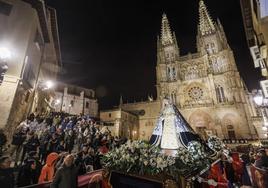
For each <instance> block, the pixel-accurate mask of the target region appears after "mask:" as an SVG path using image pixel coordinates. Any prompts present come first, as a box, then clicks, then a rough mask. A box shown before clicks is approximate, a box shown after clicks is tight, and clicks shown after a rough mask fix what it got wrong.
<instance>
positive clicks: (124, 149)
mask: <svg viewBox="0 0 268 188" xmlns="http://www.w3.org/2000/svg"><path fill="white" fill-rule="evenodd" d="M208 143H209V147H210V148H211V149H213V150H216V151H220V150H221V149H222V148H223V147H222V146H223V144H222V143H221V141H220V140H219V139H218V138H217V137H211V138H210V139H209V142H208ZM212 162H213V161H212V159H211V158H210V157H209V156H208V155H207V154H206V152H205V148H204V145H202V144H201V143H200V142H197V141H192V142H189V143H188V146H187V148H184V147H180V148H179V149H178V150H177V154H176V156H174V157H173V156H167V155H165V154H164V153H162V152H161V150H160V148H158V147H154V146H151V145H150V144H148V143H147V142H145V141H132V142H131V141H128V142H127V143H126V144H124V145H121V146H120V147H119V148H115V149H113V150H111V151H110V152H108V153H107V154H106V155H104V156H103V158H102V163H103V165H104V167H105V168H107V169H108V170H116V171H120V172H123V173H130V174H139V175H157V174H166V175H167V176H171V177H173V178H174V179H178V178H179V176H180V175H182V176H189V175H193V174H195V173H196V172H200V171H202V170H203V169H205V168H208V167H209V165H210V164H211V163H212Z"/></svg>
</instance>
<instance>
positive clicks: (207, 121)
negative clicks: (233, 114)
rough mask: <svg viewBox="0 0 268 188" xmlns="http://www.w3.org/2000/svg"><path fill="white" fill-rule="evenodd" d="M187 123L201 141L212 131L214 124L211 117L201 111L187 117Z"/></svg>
mask: <svg viewBox="0 0 268 188" xmlns="http://www.w3.org/2000/svg"><path fill="white" fill-rule="evenodd" d="M189 123H190V125H191V126H192V127H193V128H194V130H195V131H196V133H197V134H199V135H200V136H201V137H202V138H203V139H207V138H208V134H207V133H208V132H211V131H212V127H213V124H214V123H213V119H212V118H211V116H210V115H209V114H208V113H206V112H204V111H202V110H196V111H195V112H193V113H192V114H191V115H190V117H189Z"/></svg>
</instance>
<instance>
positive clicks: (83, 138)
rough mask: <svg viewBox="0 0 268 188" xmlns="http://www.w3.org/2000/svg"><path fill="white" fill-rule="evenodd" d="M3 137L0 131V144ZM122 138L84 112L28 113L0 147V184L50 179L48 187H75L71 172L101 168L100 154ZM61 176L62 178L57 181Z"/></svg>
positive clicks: (16, 183) (79, 172)
mask: <svg viewBox="0 0 268 188" xmlns="http://www.w3.org/2000/svg"><path fill="white" fill-rule="evenodd" d="M6 141H7V140H6V138H5V136H4V133H3V132H1V131H0V145H1V146H4V145H7V144H6ZM126 141H127V139H126V138H118V137H113V136H112V135H111V132H110V131H109V129H108V128H107V127H100V125H98V124H97V123H96V121H94V120H93V119H91V118H89V117H87V116H69V115H68V114H63V113H50V114H49V115H47V116H35V115H33V114H31V115H30V116H29V117H28V118H27V119H26V120H25V121H23V122H21V123H20V124H19V125H18V126H17V128H16V130H15V132H14V134H13V138H12V141H11V144H10V145H9V146H8V148H7V149H5V148H4V147H2V148H0V149H1V151H2V153H1V157H0V185H1V187H2V186H3V187H5V188H9V187H12V188H13V187H23V186H27V185H32V184H38V183H44V182H49V181H52V180H54V181H53V183H52V184H51V187H55V188H56V187H59V186H58V184H61V185H63V187H66V188H67V187H75V186H74V185H75V184H76V183H77V182H75V179H74V178H72V177H73V176H79V175H82V174H85V173H86V172H89V171H93V170H97V169H101V162H100V159H101V156H102V155H103V154H105V153H107V152H108V151H109V150H111V149H112V148H114V147H119V146H120V145H121V144H123V143H125V142H126ZM1 143H2V144H1ZM1 146H0V147H1ZM11 166H12V168H11ZM74 168H75V169H74ZM61 176H64V177H65V178H64V179H65V182H64V181H61V182H59V178H60V177H61ZM54 177H55V178H54ZM66 177H69V178H66ZM76 179H77V178H76ZM60 187H62V186H60Z"/></svg>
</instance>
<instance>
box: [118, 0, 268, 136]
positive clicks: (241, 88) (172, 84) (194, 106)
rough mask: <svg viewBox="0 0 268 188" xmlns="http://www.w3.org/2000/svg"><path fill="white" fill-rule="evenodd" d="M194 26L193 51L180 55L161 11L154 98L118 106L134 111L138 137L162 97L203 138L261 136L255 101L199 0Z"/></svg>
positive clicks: (149, 129) (144, 133)
mask: <svg viewBox="0 0 268 188" xmlns="http://www.w3.org/2000/svg"><path fill="white" fill-rule="evenodd" d="M197 29H198V32H197V52H196V53H194V54H191V53H189V54H188V55H186V56H181V55H180V53H179V45H178V44H179V43H178V42H177V39H176V36H175V33H174V32H172V31H171V28H170V25H169V22H168V19H167V16H166V15H165V14H164V15H163V17H162V28H161V36H160V37H159V38H158V41H157V65H156V77H157V81H156V88H157V99H156V100H154V101H148V102H140V103H131V104H123V105H121V106H122V109H124V110H125V111H129V112H138V117H139V136H140V138H141V139H149V138H150V136H151V134H152V131H153V128H154V126H155V123H156V118H157V117H158V115H159V112H160V109H161V103H162V100H163V99H164V98H169V99H170V100H171V102H172V103H174V104H175V105H176V106H177V107H178V109H179V110H180V111H181V113H182V114H183V116H184V118H185V119H186V120H187V121H188V122H189V123H190V125H191V126H192V127H193V129H194V130H195V131H196V132H197V133H199V134H200V135H201V136H202V137H203V138H207V136H208V135H211V134H214V135H218V136H219V137H221V138H226V139H241V138H257V137H263V136H264V135H259V134H258V133H260V132H258V131H257V130H256V126H254V125H256V124H255V123H256V120H257V119H256V118H255V119H254V118H253V117H257V112H256V109H255V105H254V103H253V100H252V96H251V94H250V93H249V92H248V91H247V89H246V86H245V84H244V82H243V80H242V79H241V77H240V74H239V71H238V69H237V66H236V63H235V59H234V55H233V52H232V49H231V48H230V46H229V44H228V42H227V38H226V36H225V32H224V29H223V26H222V25H221V23H220V21H219V20H217V22H214V21H213V20H212V19H211V17H210V15H209V13H208V11H207V8H206V6H205V4H204V1H203V0H201V1H200V3H199V24H198V26H197ZM257 122H259V121H257Z"/></svg>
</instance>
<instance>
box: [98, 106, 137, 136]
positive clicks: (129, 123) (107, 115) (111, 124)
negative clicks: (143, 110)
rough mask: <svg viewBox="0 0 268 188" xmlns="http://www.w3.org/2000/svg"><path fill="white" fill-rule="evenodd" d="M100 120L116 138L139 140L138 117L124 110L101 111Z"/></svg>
mask: <svg viewBox="0 0 268 188" xmlns="http://www.w3.org/2000/svg"><path fill="white" fill-rule="evenodd" d="M100 120H101V121H102V123H104V124H105V125H106V126H107V128H108V129H109V130H110V131H111V134H112V135H114V136H120V137H126V138H129V139H132V140H136V139H138V138H139V135H138V133H139V126H138V125H139V123H138V121H139V118H138V115H136V114H134V113H132V112H129V111H125V110H123V109H122V108H120V107H119V108H115V109H111V110H104V111H100Z"/></svg>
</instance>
